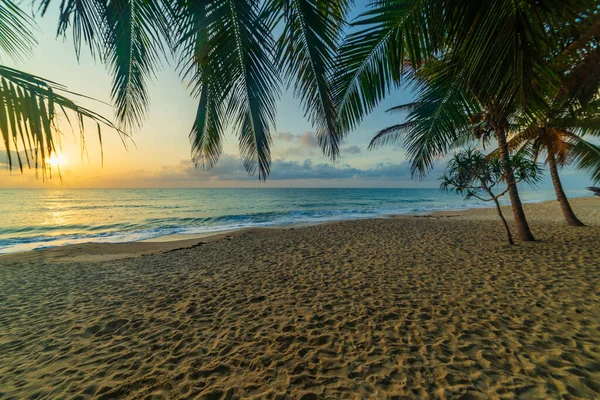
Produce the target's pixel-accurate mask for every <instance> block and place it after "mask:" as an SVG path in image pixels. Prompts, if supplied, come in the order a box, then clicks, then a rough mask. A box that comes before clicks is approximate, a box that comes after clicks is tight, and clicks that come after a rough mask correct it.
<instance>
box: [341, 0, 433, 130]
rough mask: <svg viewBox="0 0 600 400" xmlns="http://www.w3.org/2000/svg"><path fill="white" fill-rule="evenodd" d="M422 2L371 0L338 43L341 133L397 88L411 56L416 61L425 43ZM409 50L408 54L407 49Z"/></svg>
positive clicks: (353, 125)
mask: <svg viewBox="0 0 600 400" xmlns="http://www.w3.org/2000/svg"><path fill="white" fill-rule="evenodd" d="M422 3H423V2H422V1H419V0H416V1H395V2H393V1H383V0H379V1H373V2H371V9H370V10H368V11H367V12H365V13H363V14H362V15H361V16H360V17H359V18H358V19H357V20H356V21H355V22H354V23H353V26H355V27H357V28H358V29H359V30H358V31H356V32H353V33H351V34H350V35H348V37H347V38H346V40H345V41H344V43H343V44H342V46H341V48H340V56H339V66H338V68H337V71H336V76H335V79H334V97H335V99H336V107H337V111H338V118H339V126H340V132H341V133H342V134H344V133H345V132H348V131H351V130H353V129H355V128H356V127H357V126H358V124H359V123H360V122H361V121H362V119H363V118H364V116H365V115H367V114H368V113H370V112H371V111H372V110H373V109H374V108H375V107H376V106H377V105H378V104H379V102H380V101H381V100H382V99H383V98H384V97H385V96H386V95H387V94H388V93H389V92H390V91H391V90H392V89H395V88H398V86H399V84H400V80H401V77H402V75H403V73H404V72H405V71H404V65H405V64H406V62H405V61H406V59H407V58H409V57H410V58H412V59H413V61H415V65H417V59H419V58H421V55H422V49H421V47H422V46H423V44H424V42H423V41H422V40H421V38H420V37H419V35H415V34H414V32H415V30H416V29H415V30H413V29H410V28H417V27H418V21H420V19H418V17H419V16H420V15H421V14H419V13H420V8H421V7H422ZM409 53H410V54H409Z"/></svg>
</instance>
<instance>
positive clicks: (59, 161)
mask: <svg viewBox="0 0 600 400" xmlns="http://www.w3.org/2000/svg"><path fill="white" fill-rule="evenodd" d="M46 163H47V164H48V165H50V166H51V167H62V166H64V165H65V164H66V160H65V157H64V156H63V155H62V154H56V153H54V154H52V155H51V156H50V157H49V158H46Z"/></svg>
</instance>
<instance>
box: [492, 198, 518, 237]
mask: <svg viewBox="0 0 600 400" xmlns="http://www.w3.org/2000/svg"><path fill="white" fill-rule="evenodd" d="M492 196H493V195H492ZM493 199H494V203H495V204H496V210H498V216H499V217H500V221H502V225H504V229H505V230H506V239H507V240H508V244H510V245H511V246H512V245H514V244H515V242H514V241H513V238H512V235H511V233H510V228H509V227H508V223H507V222H506V219H505V218H504V215H503V214H502V209H501V208H500V203H498V199H497V198H495V197H494V198H493Z"/></svg>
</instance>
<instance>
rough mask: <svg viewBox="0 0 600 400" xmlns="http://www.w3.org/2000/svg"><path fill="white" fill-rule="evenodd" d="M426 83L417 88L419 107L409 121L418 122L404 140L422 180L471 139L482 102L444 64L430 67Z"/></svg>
mask: <svg viewBox="0 0 600 400" xmlns="http://www.w3.org/2000/svg"><path fill="white" fill-rule="evenodd" d="M428 68H431V69H430V70H429V71H428V74H429V76H428V78H427V80H426V82H424V83H422V84H420V85H419V86H417V87H418V95H417V99H418V100H417V102H418V105H417V106H416V107H415V108H414V109H413V111H412V112H411V113H410V114H409V116H408V118H407V121H411V122H415V125H414V126H413V127H412V130H411V132H410V134H409V135H407V136H406V139H405V142H404V144H405V147H406V151H407V155H408V157H409V159H410V160H411V171H412V173H413V174H418V175H419V177H421V178H422V177H423V176H424V175H425V174H426V173H427V172H428V171H429V170H431V169H432V168H433V164H434V162H435V160H436V159H438V158H440V157H443V156H444V155H445V154H446V153H447V152H448V151H449V150H450V149H452V148H454V147H456V146H457V144H458V143H460V140H461V138H464V137H465V136H472V124H471V120H472V118H471V116H474V115H479V114H480V113H481V109H480V105H479V103H478V102H477V101H476V100H475V99H474V98H473V97H472V96H471V93H470V92H469V91H468V90H465V89H464V88H462V87H461V86H460V84H459V81H460V77H457V76H456V75H455V74H454V71H453V69H452V68H448V65H447V64H445V63H439V64H430V67H428Z"/></svg>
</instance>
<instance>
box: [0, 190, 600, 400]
mask: <svg viewBox="0 0 600 400" xmlns="http://www.w3.org/2000/svg"><path fill="white" fill-rule="evenodd" d="M573 205H574V209H575V211H576V213H577V214H578V215H579V217H580V219H581V220H583V222H585V223H586V224H588V226H587V227H584V228H573V227H569V226H566V225H565V224H564V223H563V221H562V216H561V214H560V211H559V208H558V204H557V202H547V203H542V204H532V205H527V206H526V212H527V215H528V217H529V219H530V223H531V226H532V229H533V231H534V234H535V235H536V236H537V237H538V239H539V241H538V242H535V243H527V244H518V245H517V246H513V247H510V246H507V245H506V244H505V243H504V232H503V230H502V227H501V226H500V224H499V223H498V222H497V220H496V216H495V213H494V211H493V210H490V209H482V210H472V211H468V212H462V213H436V214H433V215H430V216H420V217H397V218H389V219H372V220H359V221H347V222H337V223H328V224H322V225H316V226H309V227H302V228H293V229H291V228H290V229H262V230H247V231H239V232H236V233H234V234H224V235H220V236H217V237H211V238H196V239H189V240H188V241H187V242H185V243H182V242H168V243H169V244H165V243H134V244H124V245H83V246H69V247H65V248H60V249H50V250H46V251H43V252H31V253H23V254H17V255H11V256H2V257H0V266H1V267H0V398H18V399H21V398H29V397H37V398H71V397H77V398H99V399H102V398H103V399H110V398H131V399H134V398H135V399H137V398H195V397H197V398H207V399H218V398H257V399H259V398H302V399H316V398H328V397H329V398H394V397H396V398H411V397H412V398H426V397H433V398H461V397H462V398H465V399H479V398H481V399H483V398H515V397H516V398H534V399H538V398H540V399H541V398H561V397H563V398H599V397H600V198H582V199H575V200H573ZM509 214H510V213H509V212H508V210H507V216H509ZM95 246H96V247H95ZM97 246H101V248H100V247H97ZM114 246H117V247H114ZM190 246H191V247H190ZM75 247H80V248H79V249H77V248H75ZM119 247H120V248H119ZM108 253H111V254H108ZM86 257H87V258H86ZM124 257H127V258H124Z"/></svg>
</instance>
